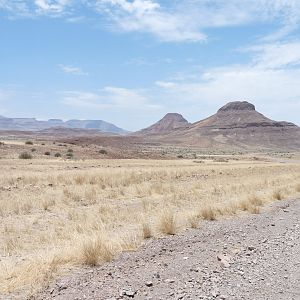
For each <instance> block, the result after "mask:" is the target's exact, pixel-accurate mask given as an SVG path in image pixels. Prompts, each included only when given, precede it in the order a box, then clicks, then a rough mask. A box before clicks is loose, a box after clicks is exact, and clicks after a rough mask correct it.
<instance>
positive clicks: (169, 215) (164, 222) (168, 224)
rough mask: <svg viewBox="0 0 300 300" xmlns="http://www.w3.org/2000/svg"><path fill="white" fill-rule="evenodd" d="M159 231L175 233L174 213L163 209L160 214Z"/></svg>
mask: <svg viewBox="0 0 300 300" xmlns="http://www.w3.org/2000/svg"><path fill="white" fill-rule="evenodd" d="M159 231H160V232H161V233H163V234H169V235H174V234H176V222H175V215H174V213H173V212H172V211H171V210H169V209H165V210H164V211H163V212H162V214H161V215H160V219H159Z"/></svg>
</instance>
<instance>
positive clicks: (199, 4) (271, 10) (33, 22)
mask: <svg viewBox="0 0 300 300" xmlns="http://www.w3.org/2000/svg"><path fill="white" fill-rule="evenodd" d="M0 38H1V39H0V115H4V116H8V117H36V118H39V119H47V118H62V119H70V118H79V119H102V120H105V121H109V122H112V123H114V124H116V125H118V126H120V127H123V128H125V129H128V130H137V129H140V128H143V127H146V126H148V125H150V124H151V123H153V122H155V121H157V120H158V119H160V118H161V117H162V116H163V115H164V114H165V113H167V112H179V113H181V114H183V115H184V117H186V118H187V119H188V120H189V121H191V122H194V121H198V120H200V119H202V118H205V117H207V116H209V115H210V114H213V113H215V111H216V110H217V109H218V108H219V107H220V106H222V105H223V104H225V103H226V102H229V101H234V100H248V101H250V102H252V103H254V104H255V105H256V107H257V109H258V110H259V111H260V112H262V113H264V114H265V115H267V116H268V117H271V118H273V119H276V120H288V121H292V122H294V123H297V124H298V125H300V114H299V112H300V1H299V0H251V1H249V0H181V1H177V0H165V1H162V0H160V1H159V0H131V1H129V0H31V1H29V0H0Z"/></svg>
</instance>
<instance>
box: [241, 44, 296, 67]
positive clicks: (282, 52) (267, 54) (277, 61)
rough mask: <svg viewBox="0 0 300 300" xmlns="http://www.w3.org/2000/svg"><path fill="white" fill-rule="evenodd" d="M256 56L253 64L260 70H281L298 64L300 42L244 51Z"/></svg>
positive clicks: (270, 45) (256, 47)
mask: <svg viewBox="0 0 300 300" xmlns="http://www.w3.org/2000/svg"><path fill="white" fill-rule="evenodd" d="M245 50H246V51H250V52H254V53H255V54H256V56H255V58H254V63H255V64H256V65H257V66H259V67H261V68H283V67H289V66H295V65H299V64H300V42H299V41H295V42H289V43H288V42H286V43H275V44H263V45H258V46H253V47H249V48H246V49H245Z"/></svg>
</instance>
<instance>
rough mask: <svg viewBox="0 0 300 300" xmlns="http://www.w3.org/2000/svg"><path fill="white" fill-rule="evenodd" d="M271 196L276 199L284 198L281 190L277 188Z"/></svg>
mask: <svg viewBox="0 0 300 300" xmlns="http://www.w3.org/2000/svg"><path fill="white" fill-rule="evenodd" d="M273 198H274V199H276V200H282V199H283V198H284V195H283V193H282V191H280V190H277V191H275V192H274V193H273Z"/></svg>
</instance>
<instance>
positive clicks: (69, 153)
mask: <svg viewBox="0 0 300 300" xmlns="http://www.w3.org/2000/svg"><path fill="white" fill-rule="evenodd" d="M66 156H67V158H73V157H74V155H73V153H71V152H68V153H67V154H66Z"/></svg>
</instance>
